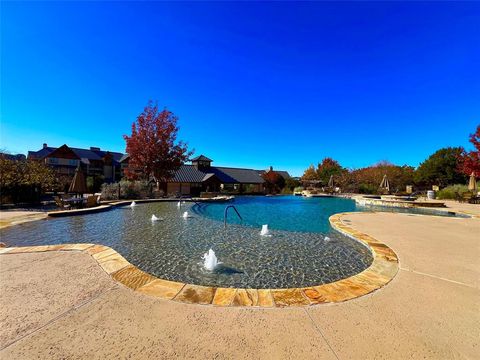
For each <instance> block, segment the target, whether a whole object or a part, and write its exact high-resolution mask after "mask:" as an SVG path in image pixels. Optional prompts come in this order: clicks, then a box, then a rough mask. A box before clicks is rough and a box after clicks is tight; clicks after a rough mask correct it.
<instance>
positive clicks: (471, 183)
mask: <svg viewBox="0 0 480 360" xmlns="http://www.w3.org/2000/svg"><path fill="white" fill-rule="evenodd" d="M468 190H470V191H472V192H477V179H476V178H475V172H473V171H472V174H471V175H470V181H469V182H468Z"/></svg>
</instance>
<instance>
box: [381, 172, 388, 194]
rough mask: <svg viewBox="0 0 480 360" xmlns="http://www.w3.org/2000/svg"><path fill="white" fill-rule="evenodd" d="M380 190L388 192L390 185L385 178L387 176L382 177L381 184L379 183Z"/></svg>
mask: <svg viewBox="0 0 480 360" xmlns="http://www.w3.org/2000/svg"><path fill="white" fill-rule="evenodd" d="M380 189H385V190H387V191H388V192H390V183H389V181H388V178H387V174H385V175H383V179H382V182H381V183H380Z"/></svg>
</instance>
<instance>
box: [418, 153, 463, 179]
mask: <svg viewBox="0 0 480 360" xmlns="http://www.w3.org/2000/svg"><path fill="white" fill-rule="evenodd" d="M462 150H463V149H462V148H461V147H448V148H443V149H440V150H438V151H436V152H435V153H433V154H432V155H430V156H429V157H428V159H426V160H425V161H424V162H422V163H421V164H420V166H419V167H418V168H417V170H416V171H415V182H416V183H417V184H419V185H429V186H430V185H439V186H440V187H445V186H447V185H453V184H464V183H465V182H466V181H467V178H466V176H465V175H464V174H462V173H461V172H459V170H458V169H459V159H460V158H461V155H462Z"/></svg>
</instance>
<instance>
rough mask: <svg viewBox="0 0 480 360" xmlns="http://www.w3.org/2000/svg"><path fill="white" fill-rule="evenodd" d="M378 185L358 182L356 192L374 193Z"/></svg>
mask: <svg viewBox="0 0 480 360" xmlns="http://www.w3.org/2000/svg"><path fill="white" fill-rule="evenodd" d="M377 188H378V186H375V185H373V184H360V185H358V192H359V193H360V194H376V193H377Z"/></svg>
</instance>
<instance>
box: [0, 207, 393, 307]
mask: <svg viewBox="0 0 480 360" xmlns="http://www.w3.org/2000/svg"><path fill="white" fill-rule="evenodd" d="M347 214H352V213H340V214H335V215H332V216H331V217H330V218H329V220H330V223H331V225H332V226H333V228H334V229H336V230H337V231H339V232H341V233H343V234H345V235H347V236H349V237H351V238H353V239H355V240H357V241H359V242H360V243H362V244H363V245H365V246H367V247H368V248H369V249H370V251H371V252H372V255H373V261H372V264H371V265H370V266H369V267H368V268H367V269H365V270H364V271H362V272H360V273H358V274H356V275H353V276H351V277H348V278H345V279H342V280H338V281H335V282H332V283H329V284H323V285H318V286H310V287H303V288H286V289H244V288H223V287H211V286H201V285H193V284H186V283H181V282H175V281H169V280H164V279H159V278H157V277H155V276H153V275H150V274H148V273H146V272H144V271H142V270H140V269H138V268H137V267H136V266H134V265H132V264H131V263H129V262H128V261H127V260H126V259H125V258H124V257H123V256H122V255H120V254H119V253H118V252H116V251H115V250H114V249H112V248H110V247H108V246H105V245H95V244H63V245H43V246H26V247H10V248H0V254H2V255H8V254H17V253H32V252H45V251H81V252H84V253H86V254H89V255H90V256H92V258H93V259H95V260H96V261H97V263H98V264H99V265H100V267H101V268H102V269H103V270H104V271H105V272H106V273H107V274H109V275H110V276H111V277H112V278H113V279H115V280H116V281H118V282H120V283H121V284H123V285H125V286H127V287H129V288H130V289H132V290H134V291H135V292H138V293H142V294H146V295H150V296H153V297H156V298H160V299H163V300H173V301H177V302H183V303H189V304H201V305H214V306H252V307H286V306H310V305H319V304H325V303H338V302H343V301H346V300H350V299H355V298H358V297H360V296H363V295H366V294H369V293H371V292H373V291H375V290H378V289H380V288H382V287H383V286H385V285H386V284H388V283H389V282H390V281H391V280H392V279H393V278H394V277H395V275H396V274H397V272H398V269H399V263H398V257H397V255H396V254H395V252H394V251H393V250H392V249H391V248H389V247H388V246H387V245H385V244H383V243H382V242H380V241H378V240H376V239H374V238H373V237H371V236H369V235H367V234H364V233H362V232H359V231H357V230H355V229H353V228H351V227H350V226H348V225H347V224H345V223H343V222H342V220H341V217H342V216H343V215H347ZM355 214H358V213H355Z"/></svg>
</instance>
